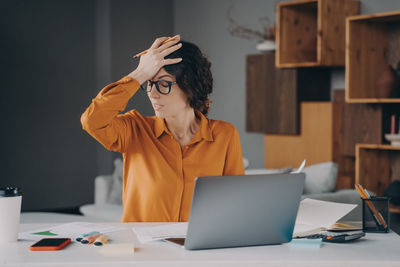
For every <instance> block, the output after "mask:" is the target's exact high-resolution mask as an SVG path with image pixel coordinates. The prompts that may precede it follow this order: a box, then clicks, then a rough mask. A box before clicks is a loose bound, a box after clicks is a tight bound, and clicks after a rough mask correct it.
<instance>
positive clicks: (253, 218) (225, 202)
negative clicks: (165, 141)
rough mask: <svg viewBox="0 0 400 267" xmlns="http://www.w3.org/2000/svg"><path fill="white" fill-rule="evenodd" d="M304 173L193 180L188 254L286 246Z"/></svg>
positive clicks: (180, 240)
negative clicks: (231, 248) (259, 246)
mask: <svg viewBox="0 0 400 267" xmlns="http://www.w3.org/2000/svg"><path fill="white" fill-rule="evenodd" d="M304 181H305V175H304V173H298V174H263V175H238V176H208V177H198V178H196V181H195V188H194V194H193V200H192V206H191V210H190V216H189V223H188V230H187V235H186V239H183V238H167V239H165V241H168V242H173V243H174V244H178V245H181V246H184V248H185V249H188V250H196V249H210V248H228V247H242V246H257V245H274V244H282V243H285V242H290V241H291V240H292V235H293V229H294V225H295V221H296V216H297V210H298V208H299V203H300V200H301V194H302V192H303V187H304Z"/></svg>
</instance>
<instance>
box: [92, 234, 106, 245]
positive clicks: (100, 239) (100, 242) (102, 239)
mask: <svg viewBox="0 0 400 267" xmlns="http://www.w3.org/2000/svg"><path fill="white" fill-rule="evenodd" d="M107 241H108V236H107V235H101V236H99V237H98V238H97V239H96V240H95V241H94V245H95V246H101V245H103V244H105V243H107Z"/></svg>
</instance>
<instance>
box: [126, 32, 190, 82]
mask: <svg viewBox="0 0 400 267" xmlns="http://www.w3.org/2000/svg"><path fill="white" fill-rule="evenodd" d="M167 39H168V37H160V38H157V39H156V40H155V41H154V42H153V44H152V45H151V47H150V48H149V49H148V51H147V53H146V54H144V55H142V56H141V57H140V61H139V65H138V67H137V68H136V69H135V70H134V71H133V72H131V73H130V74H129V75H128V76H130V77H132V78H134V79H136V80H137V81H138V82H139V83H140V84H143V83H144V82H145V81H148V80H150V79H151V78H153V77H154V76H155V75H156V74H157V72H158V71H159V70H160V69H161V68H162V67H164V66H165V65H170V64H176V63H179V62H181V61H182V58H169V59H164V57H166V56H168V55H169V54H171V53H172V52H174V51H176V50H178V49H179V48H180V47H181V46H182V45H181V44H177V43H178V42H179V41H180V36H179V35H178V38H176V39H175V40H173V41H170V42H167V43H165V44H162V42H163V41H165V40H167Z"/></svg>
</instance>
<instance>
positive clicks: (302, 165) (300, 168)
mask: <svg viewBox="0 0 400 267" xmlns="http://www.w3.org/2000/svg"><path fill="white" fill-rule="evenodd" d="M305 165H306V160H305V159H304V160H303V162H302V163H301V164H300V167H299V168H298V169H297V170H295V171H292V172H291V173H301V171H302V170H303V169H304V166H305Z"/></svg>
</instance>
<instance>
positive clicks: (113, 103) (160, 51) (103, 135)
mask: <svg viewBox="0 0 400 267" xmlns="http://www.w3.org/2000/svg"><path fill="white" fill-rule="evenodd" d="M166 39H167V38H166V37H162V38H158V39H156V40H155V41H154V43H153V44H152V46H151V47H150V48H149V50H148V52H147V53H146V54H145V55H143V56H141V58H140V62H139V65H138V67H137V68H136V69H135V70H134V71H132V72H131V73H130V74H128V75H127V76H125V77H123V78H122V79H121V80H119V81H118V82H116V83H112V84H110V85H107V86H106V87H105V88H103V89H102V90H101V91H100V93H99V94H98V95H97V96H96V98H94V99H93V101H92V103H91V104H90V106H89V107H88V108H87V110H86V111H85V112H84V113H83V114H82V117H81V123H82V126H83V129H84V130H86V131H87V132H88V133H89V134H90V135H92V136H93V137H94V138H95V139H96V140H97V141H99V142H100V143H101V144H102V145H103V146H104V147H105V148H107V149H109V150H113V151H118V152H120V153H122V155H123V161H124V171H123V173H124V174H123V193H122V202H123V215H122V222H145V221H147V222H150V221H155V222H161V221H169V222H172V221H187V220H188V219H189V212H190V205H191V201H192V195H193V188H194V180H195V178H196V177H198V176H216V175H242V174H244V168H243V161H242V152H241V146H240V140H239V134H238V132H237V130H236V128H235V127H234V126H233V125H231V124H229V123H227V122H223V121H219V120H211V119H208V118H207V117H206V116H207V113H208V109H209V102H210V101H209V100H208V96H209V94H210V93H211V92H212V82H213V80H212V75H211V71H210V65H211V64H210V63H209V61H208V60H207V59H206V58H205V57H204V56H203V55H202V53H201V51H200V50H199V48H198V47H197V46H196V45H194V44H192V43H189V42H184V41H180V38H178V39H176V40H175V41H171V42H167V43H165V44H162V42H163V41H164V40H166ZM140 87H142V89H144V90H145V91H146V92H147V95H148V97H149V99H150V101H151V103H152V105H153V108H154V111H155V116H152V117H144V116H142V115H141V114H140V113H139V112H138V111H137V110H131V111H128V112H126V113H124V114H120V113H121V112H122V111H123V110H124V109H125V107H126V105H127V103H128V101H129V99H130V98H131V97H132V96H133V95H134V94H135V93H136V92H137V91H138V90H139V88H140ZM223 193H224V192H221V194H223Z"/></svg>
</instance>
